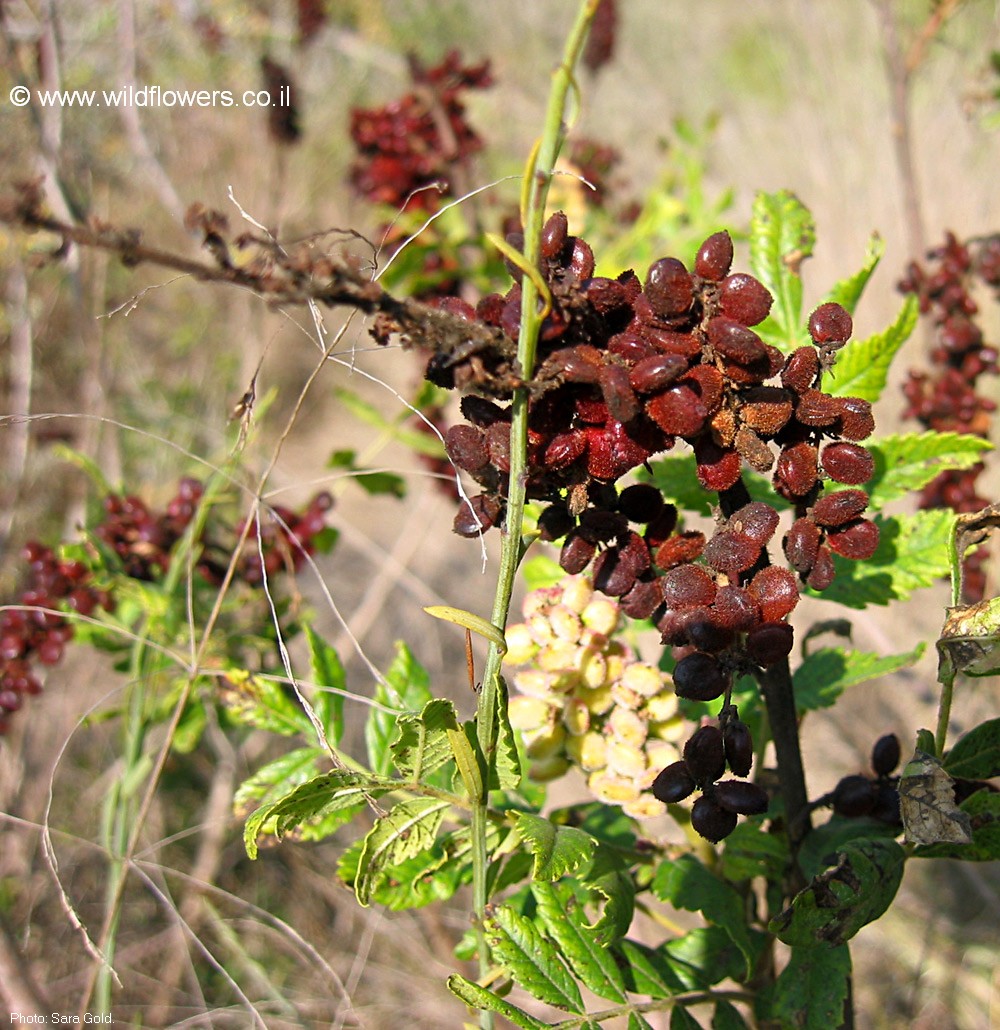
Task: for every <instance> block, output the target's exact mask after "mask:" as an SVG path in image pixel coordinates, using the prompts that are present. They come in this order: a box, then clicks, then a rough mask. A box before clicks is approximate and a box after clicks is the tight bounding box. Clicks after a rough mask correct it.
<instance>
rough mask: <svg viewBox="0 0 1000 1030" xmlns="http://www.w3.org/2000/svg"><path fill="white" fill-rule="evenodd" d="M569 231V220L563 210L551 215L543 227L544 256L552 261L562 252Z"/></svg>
mask: <svg viewBox="0 0 1000 1030" xmlns="http://www.w3.org/2000/svg"><path fill="white" fill-rule="evenodd" d="M568 232H569V220H568V219H567V218H566V216H565V215H564V214H563V212H562V211H556V213H555V214H553V215H550V216H549V218H548V220H547V221H546V222H545V225H544V226H543V228H542V241H541V242H542V247H541V249H542V257H544V258H548V259H549V260H550V261H552V260H554V259H556V258H558V257H559V255H560V254H562V251H563V247H565V246H566V236H567V234H568Z"/></svg>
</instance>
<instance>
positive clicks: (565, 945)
mask: <svg viewBox="0 0 1000 1030" xmlns="http://www.w3.org/2000/svg"><path fill="white" fill-rule="evenodd" d="M531 893H532V894H533V895H534V896H535V900H536V901H537V903H538V918H539V919H540V920H541V923H542V926H543V927H544V930H545V933H546V934H547V935H548V937H549V938H551V940H553V941H554V942H555V943H556V944H557V945H558V946H559V949H560V951H561V952H562V955H563V958H565V959H566V961H567V962H568V963H569V966H570V968H571V969H572V970H573V973H574V974H575V975H576V977H577V979H578V980H580V981H581V982H582V983H583V984H584V985H585V986H586V987H587V988H589V989H590V990H591V991H593V992H594V994H596V995H597V996H598V997H600V998H607V999H609V1000H610V1001H618V1002H622V1001H625V989H624V987H625V985H624V981H623V980H622V974H621V970H620V969H619V968H618V966H617V964H616V963H615V961H614V958H613V957H612V956H611V954H610V953H609V952H608V950H607V949H606V948H605V947H603V946H602V944H601V942H600V941H599V940H598V939H597V935H596V934H595V933H594V930H593V928H592V927H591V926H589V925H587V921H586V916H585V913H584V911H583V907H582V906H581V905H580V903H579V899H578V898H577V896H576V893H575V891H574V890H573V888H572V887H571V886H570V885H569V884H568V883H566V882H565V881H562V882H560V883H533V884H532V885H531Z"/></svg>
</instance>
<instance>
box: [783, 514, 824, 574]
mask: <svg viewBox="0 0 1000 1030" xmlns="http://www.w3.org/2000/svg"><path fill="white" fill-rule="evenodd" d="M822 538H823V533H822V530H820V528H819V526H817V525H816V523H815V522H813V520H812V519H810V518H808V517H806V518H801V519H796V520H795V521H794V522H793V523H792V527H791V529H789V531H788V532H787V533H786V534H785V539H784V541H783V547H784V551H785V557H786V558H787V559H788V564H789V565H791V567H792V568H793V569H795V571H796V572H799V573H801V574H802V575H808V573H809V571H810V570H811V569H812V567H813V566H814V565H815V564H816V554H817V552H818V550H819V546H820V541H821V540H822Z"/></svg>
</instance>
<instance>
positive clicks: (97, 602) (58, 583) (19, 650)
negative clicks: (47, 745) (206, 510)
mask: <svg viewBox="0 0 1000 1030" xmlns="http://www.w3.org/2000/svg"><path fill="white" fill-rule="evenodd" d="M203 492H204V488H203V486H202V484H201V483H200V482H199V481H198V480H197V479H191V478H184V479H182V480H181V481H180V483H179V484H178V487H177V493H176V495H175V496H174V497H173V498H172V499H171V500H170V502H169V503H168V504H167V506H166V508H165V509H164V510H163V511H162V512H154V511H151V510H150V509H149V508H148V506H147V505H146V504H145V503H144V502H143V501H142V500H141V499H140V498H139V497H136V496H133V495H129V496H120V495H117V494H111V495H109V496H108V497H106V498H105V499H104V512H105V518H104V520H103V521H102V522H101V523H99V524H98V525H97V526H95V527H94V529H93V534H94V536H95V537H96V539H97V540H98V541H99V542H100V543H101V544H103V545H106V546H107V547H108V548H109V549H110V550H111V551H113V552H114V554H115V555H116V557H117V560H118V562H119V563H120V571H121V572H122V573H123V574H124V575H125V576H128V577H129V578H130V579H136V580H142V581H146V582H152V581H155V580H157V579H159V578H160V577H161V576H162V575H163V574H164V573H165V572H166V571H167V569H168V568H169V567H170V562H171V556H172V551H173V548H174V546H175V545H176V544H177V542H178V541H179V540H180V538H181V537H182V536H183V534H184V532H185V531H186V530H187V528H188V526H189V525H190V523H191V520H192V519H193V518H194V515H195V512H196V510H197V508H198V504H199V502H200V501H201V498H202V495H203ZM332 503H333V502H332V498H331V497H330V495H329V494H327V493H320V494H317V495H316V496H315V497H314V498H313V499H312V500H311V501H310V502H309V504H308V505H307V506H306V507H305V509H304V510H303V511H302V512H294V511H292V510H291V509H289V508H282V507H276V508H274V509H273V512H274V521H273V522H270V523H267V524H264V523H262V525H261V533H260V545H259V550H258V547H257V546H253V545H251V546H248V547H247V548H245V549H244V551H243V553H242V554H241V556H240V561H239V565H238V567H237V570H236V577H235V578H236V579H237V580H238V581H242V582H244V583H246V584H247V585H248V586H250V587H259V586H260V585H261V584H262V583H263V580H264V576H263V573H262V571H261V570H262V568H263V569H264V570H266V573H267V575H268V576H274V575H276V574H278V573H280V572H282V571H286V570H287V571H290V572H297V571H298V570H299V569H300V568H301V567H302V565H303V563H304V562H305V560H306V556H307V555H309V554H312V553H313V552H314V550H315V540H316V537H317V536H318V535H319V534H320V533H321V532H322V531H323V530H324V529H325V528H326V522H325V517H324V516H325V513H326V512H327V511H328V510H329V509H330V507H331V505H332ZM243 528H244V523H242V522H241V523H239V524H238V525H237V526H236V529H235V534H234V531H233V530H232V529H228V528H225V527H220V526H218V525H217V524H216V522H213V521H209V523H208V524H207V525H206V528H205V530H204V531H203V532H202V534H201V537H200V540H199V545H198V549H197V554H196V562H195V564H196V567H197V570H198V572H199V573H200V574H201V576H202V578H203V579H204V580H205V581H206V582H208V583H210V584H212V585H215V586H217V585H219V584H220V583H221V582H222V577H223V575H224V573H225V570H226V566H227V564H228V561H229V554H230V553H231V549H232V546H233V544H234V542H235V540H236V539H237V537H238V536H239V535H240V534H241V533H242V531H243ZM223 536H224V537H225V540H223V539H222V537H223ZM251 540H253V537H251ZM227 547H228V549H227ZM260 552H263V564H262V562H261V554H260ZM23 557H24V560H25V562H26V563H27V565H28V577H27V586H26V588H25V589H24V590H23V591H22V593H21V596H20V598H19V601H18V604H19V605H20V606H22V607H17V608H10V609H8V610H6V611H4V612H3V613H2V614H0V734H3V733H5V732H6V731H7V729H8V717H9V715H10V713H12V712H15V711H17V710H18V709H19V708H20V707H21V705H22V703H23V698H24V696H25V695H28V694H37V693H39V692H40V691H41V689H42V683H41V681H40V680H39V679H38V677H37V675H36V674H35V671H34V668H33V665H34V663H35V662H38V663H40V664H41V665H48V666H52V665H56V664H57V663H58V662H59V660H60V659H61V658H62V656H63V650H64V647H65V645H66V643H67V642H68V641H69V640H70V639H72V637H73V621H72V615H71V614H69V613H76V614H78V615H82V616H89V615H91V614H92V613H93V612H94V611H95V610H96V609H97V608H98V607H101V608H104V609H105V610H106V611H113V610H114V608H115V599H114V595H113V592H112V591H110V590H108V589H104V588H97V587H95V585H94V582H95V576H94V573H93V572H92V570H91V568H90V567H89V566H88V565H87V564H86V563H85V562H83V561H79V560H65V559H61V558H59V557H58V556H57V555H56V554H55V552H54V551H53V550H52V549H51V548H49V547H46V546H44V545H42V544H40V543H37V542H35V541H31V542H29V543H27V544H26V545H25V547H24V551H23ZM61 610H62V611H66V612H67V614H62V613H61Z"/></svg>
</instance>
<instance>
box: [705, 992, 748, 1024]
mask: <svg viewBox="0 0 1000 1030" xmlns="http://www.w3.org/2000/svg"><path fill="white" fill-rule="evenodd" d="M712 1030H747V1023H746V1020H745V1019H744V1018H743V1017H742V1016H741V1015H740V1010H739V1009H738V1008H737V1007H736V1006H735V1005H733V1004H732V1003H731V1002H728V1001H726V999H725V998H720V999H719V1000H718V1001H717V1002H716V1003H715V1015H713V1016H712Z"/></svg>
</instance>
